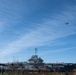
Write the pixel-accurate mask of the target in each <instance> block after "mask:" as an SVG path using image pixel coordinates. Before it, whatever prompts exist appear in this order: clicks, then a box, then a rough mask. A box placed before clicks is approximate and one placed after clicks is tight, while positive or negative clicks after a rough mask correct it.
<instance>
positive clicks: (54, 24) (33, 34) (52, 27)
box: [0, 7, 76, 57]
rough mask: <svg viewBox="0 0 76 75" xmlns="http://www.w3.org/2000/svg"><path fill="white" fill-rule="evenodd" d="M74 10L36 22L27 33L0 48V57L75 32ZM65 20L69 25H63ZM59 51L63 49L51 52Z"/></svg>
mask: <svg viewBox="0 0 76 75" xmlns="http://www.w3.org/2000/svg"><path fill="white" fill-rule="evenodd" d="M75 8H76V7H75ZM75 8H73V9H75ZM74 12H76V10H71V9H69V10H67V11H64V12H61V14H57V15H56V16H54V17H53V19H50V18H46V19H44V20H43V22H42V23H40V24H39V23H37V25H38V27H35V29H33V30H30V31H29V32H28V33H26V34H24V35H23V36H20V37H19V39H17V40H15V41H12V42H11V43H9V44H7V45H6V46H4V47H3V48H2V49H0V51H1V52H0V57H5V56H8V55H11V54H14V53H17V52H19V51H21V50H22V49H23V48H25V50H26V49H28V48H30V47H39V46H44V45H46V44H48V42H49V41H50V42H51V41H52V40H56V39H58V38H62V37H66V36H68V35H72V34H76V26H75V24H76V23H74V22H73V20H75V15H76V13H74ZM67 17H68V18H69V19H68V20H67V19H66V18H67ZM67 21H68V22H69V21H70V23H69V25H65V22H67ZM0 28H1V27H0ZM60 51H64V50H56V51H52V53H54V52H60Z"/></svg>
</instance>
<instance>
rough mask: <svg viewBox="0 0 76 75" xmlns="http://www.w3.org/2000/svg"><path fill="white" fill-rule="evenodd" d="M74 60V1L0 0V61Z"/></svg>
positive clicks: (75, 17)
mask: <svg viewBox="0 0 76 75" xmlns="http://www.w3.org/2000/svg"><path fill="white" fill-rule="evenodd" d="M35 48H37V49H38V50H37V55H38V57H41V58H42V59H43V60H44V62H46V63H56V62H60V63H61V62H65V63H76V0H0V63H7V62H14V61H20V62H21V61H23V62H25V61H28V59H29V58H30V57H31V56H32V55H34V54H35Z"/></svg>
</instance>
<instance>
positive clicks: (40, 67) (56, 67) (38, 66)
mask: <svg viewBox="0 0 76 75" xmlns="http://www.w3.org/2000/svg"><path fill="white" fill-rule="evenodd" d="M75 69H76V63H44V60H43V59H42V58H41V57H39V56H38V55H37V49H36V48H35V54H34V55H32V56H31V57H30V59H28V61H27V62H19V61H17V62H12V63H6V64H3V63H2V64H0V70H2V71H4V70H5V71H9V70H10V71H18V70H19V71H29V72H40V71H47V72H48V71H50V72H54V71H55V72H58V71H60V72H67V71H68V72H70V71H73V70H75Z"/></svg>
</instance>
